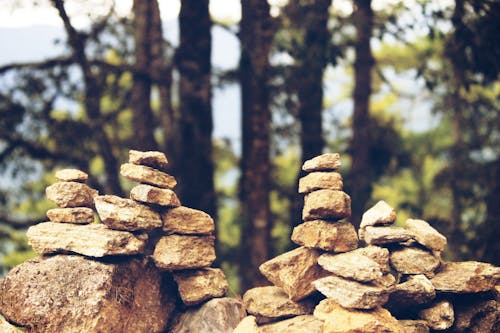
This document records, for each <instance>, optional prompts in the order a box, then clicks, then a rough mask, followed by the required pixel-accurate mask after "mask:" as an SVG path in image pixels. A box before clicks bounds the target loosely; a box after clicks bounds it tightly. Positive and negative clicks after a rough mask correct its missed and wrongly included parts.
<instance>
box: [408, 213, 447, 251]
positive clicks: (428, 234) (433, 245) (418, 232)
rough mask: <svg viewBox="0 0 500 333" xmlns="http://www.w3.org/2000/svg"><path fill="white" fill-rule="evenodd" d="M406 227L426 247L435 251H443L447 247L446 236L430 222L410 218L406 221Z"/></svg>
mask: <svg viewBox="0 0 500 333" xmlns="http://www.w3.org/2000/svg"><path fill="white" fill-rule="evenodd" d="M405 227H406V229H408V230H409V231H410V232H411V233H413V238H414V239H415V240H416V241H417V242H418V243H420V244H422V245H423V246H425V247H426V248H428V249H431V250H433V251H443V250H444V249H445V247H446V237H444V236H443V235H442V234H440V233H439V232H438V231H437V230H436V229H434V228H433V227H431V225H430V224H429V223H428V222H426V221H424V220H412V219H408V220H406V222H405Z"/></svg>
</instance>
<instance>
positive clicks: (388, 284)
mask: <svg viewBox="0 0 500 333" xmlns="http://www.w3.org/2000/svg"><path fill="white" fill-rule="evenodd" d="M370 283H371V284H372V285H374V286H376V287H380V288H384V289H387V290H388V291H389V292H391V291H392V290H393V288H392V287H394V286H395V285H396V278H395V277H394V275H392V274H391V273H386V274H384V275H382V276H381V277H379V278H378V279H376V280H373V281H372V282H370Z"/></svg>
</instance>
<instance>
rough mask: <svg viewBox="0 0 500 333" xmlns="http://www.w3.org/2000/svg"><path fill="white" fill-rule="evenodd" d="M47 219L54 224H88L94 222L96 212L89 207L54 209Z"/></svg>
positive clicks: (48, 212)
mask: <svg viewBox="0 0 500 333" xmlns="http://www.w3.org/2000/svg"><path fill="white" fill-rule="evenodd" d="M47 217H48V218H49V220H51V221H52V222H61V223H75V224H88V223H92V222H94V211H93V210H92V209H91V208H87V207H74V208H53V209H49V210H48V211H47Z"/></svg>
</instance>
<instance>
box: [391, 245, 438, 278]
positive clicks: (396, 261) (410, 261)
mask: <svg viewBox="0 0 500 333" xmlns="http://www.w3.org/2000/svg"><path fill="white" fill-rule="evenodd" d="M390 262H391V265H392V267H394V269H395V270H396V271H398V272H399V273H403V274H425V275H426V276H427V277H432V276H433V275H434V272H435V270H436V269H437V268H438V267H439V265H440V262H441V260H440V259H439V258H437V257H436V256H434V255H433V254H432V253H431V252H428V251H426V250H422V249H419V248H415V247H404V248H402V249H399V250H395V251H393V252H391V254H390Z"/></svg>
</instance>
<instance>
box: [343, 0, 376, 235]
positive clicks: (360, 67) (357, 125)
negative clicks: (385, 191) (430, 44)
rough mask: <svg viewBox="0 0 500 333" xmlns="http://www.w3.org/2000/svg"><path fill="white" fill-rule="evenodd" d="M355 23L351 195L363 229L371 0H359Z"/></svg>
mask: <svg viewBox="0 0 500 333" xmlns="http://www.w3.org/2000/svg"><path fill="white" fill-rule="evenodd" d="M354 4H355V7H356V9H355V12H354V13H353V15H354V20H355V25H356V29H357V39H356V44H355V51H356V60H355V62H354V72H355V87H354V115H353V124H352V142H351V155H352V164H351V170H350V172H349V184H350V191H349V192H350V195H351V199H352V217H351V221H352V222H353V224H354V225H355V227H359V223H360V221H361V215H362V214H363V212H364V210H365V209H366V204H367V203H368V200H369V199H370V196H371V192H372V185H371V180H372V177H371V166H370V142H369V125H370V111H369V102H370V95H371V92H372V89H371V76H372V75H371V71H372V67H373V65H374V60H373V56H372V52H371V48H370V38H371V36H372V30H373V11H372V9H371V0H355V1H354Z"/></svg>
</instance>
